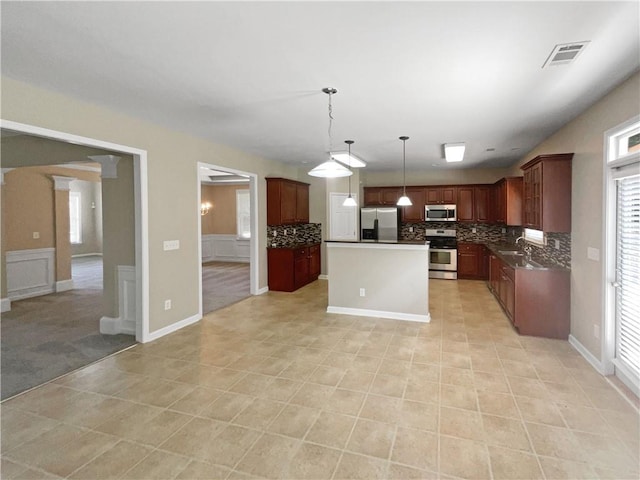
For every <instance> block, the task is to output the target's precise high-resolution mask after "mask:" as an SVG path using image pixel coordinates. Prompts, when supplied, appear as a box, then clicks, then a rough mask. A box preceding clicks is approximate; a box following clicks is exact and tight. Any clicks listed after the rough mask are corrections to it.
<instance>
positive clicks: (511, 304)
mask: <svg viewBox="0 0 640 480" xmlns="http://www.w3.org/2000/svg"><path fill="white" fill-rule="evenodd" d="M504 291H505V300H504V308H505V310H506V311H507V315H508V316H509V318H511V321H512V322H513V323H514V324H516V321H515V320H516V319H515V315H514V314H515V309H516V302H515V300H516V289H515V284H514V282H513V280H512V279H511V278H510V277H509V275H507V274H505V276H504Z"/></svg>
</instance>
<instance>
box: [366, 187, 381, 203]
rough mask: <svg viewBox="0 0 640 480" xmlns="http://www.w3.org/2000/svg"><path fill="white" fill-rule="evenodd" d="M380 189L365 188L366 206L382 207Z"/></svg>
mask: <svg viewBox="0 0 640 480" xmlns="http://www.w3.org/2000/svg"><path fill="white" fill-rule="evenodd" d="M380 193H381V192H380V189H379V188H377V187H365V189H364V205H365V206H376V205H382V198H380V196H381V195H380Z"/></svg>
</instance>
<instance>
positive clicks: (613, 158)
mask: <svg viewBox="0 0 640 480" xmlns="http://www.w3.org/2000/svg"><path fill="white" fill-rule="evenodd" d="M608 140H609V151H608V158H607V161H608V162H609V163H611V162H620V161H623V162H624V160H626V159H630V160H632V161H633V160H637V155H638V154H640V123H639V122H631V123H630V124H628V125H626V126H623V127H622V128H621V129H620V130H619V131H618V132H616V133H614V134H612V135H610V136H609V139H608Z"/></svg>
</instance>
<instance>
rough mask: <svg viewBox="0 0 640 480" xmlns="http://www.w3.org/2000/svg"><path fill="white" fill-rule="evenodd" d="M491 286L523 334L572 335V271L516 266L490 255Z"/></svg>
mask: <svg viewBox="0 0 640 480" xmlns="http://www.w3.org/2000/svg"><path fill="white" fill-rule="evenodd" d="M488 287H489V289H490V290H491V291H492V293H493V295H494V296H495V297H496V299H497V300H498V302H499V303H500V305H501V306H502V309H503V310H504V312H505V314H506V315H507V317H508V318H509V320H510V321H511V323H512V324H513V326H514V327H515V328H516V329H517V330H518V332H519V333H520V334H521V335H532V336H537V337H547V338H560V339H563V340H566V339H567V338H568V337H569V328H570V317H569V314H570V297H569V288H570V278H569V271H568V270H563V269H553V268H548V269H547V268H541V269H537V268H534V269H530V268H512V267H510V266H509V265H507V264H506V263H505V262H504V261H502V260H501V259H500V258H499V257H497V256H496V255H494V254H491V255H490V256H489V281H488Z"/></svg>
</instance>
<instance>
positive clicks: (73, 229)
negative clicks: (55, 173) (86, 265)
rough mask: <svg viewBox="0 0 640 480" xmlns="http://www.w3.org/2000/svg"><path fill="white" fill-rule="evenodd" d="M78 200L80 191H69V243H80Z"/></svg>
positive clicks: (80, 224)
mask: <svg viewBox="0 0 640 480" xmlns="http://www.w3.org/2000/svg"><path fill="white" fill-rule="evenodd" d="M80 200H81V196H80V192H69V239H70V241H71V243H82V216H81V212H82V210H81V207H80Z"/></svg>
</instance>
